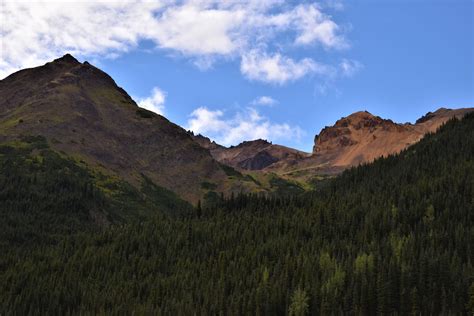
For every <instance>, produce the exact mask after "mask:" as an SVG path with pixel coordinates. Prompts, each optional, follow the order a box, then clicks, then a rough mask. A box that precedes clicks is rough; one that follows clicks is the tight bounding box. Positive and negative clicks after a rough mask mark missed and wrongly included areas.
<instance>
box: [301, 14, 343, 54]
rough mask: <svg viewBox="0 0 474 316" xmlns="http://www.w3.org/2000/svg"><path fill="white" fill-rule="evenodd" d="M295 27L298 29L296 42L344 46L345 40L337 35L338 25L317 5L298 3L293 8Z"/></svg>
mask: <svg viewBox="0 0 474 316" xmlns="http://www.w3.org/2000/svg"><path fill="white" fill-rule="evenodd" d="M294 14H295V21H297V22H296V23H295V28H296V29H298V30H299V35H298V36H297V37H296V40H295V42H296V43H297V44H302V45H308V44H312V43H317V42H319V43H321V44H322V45H323V46H324V47H326V48H334V47H335V48H344V47H346V46H347V43H346V42H345V40H344V39H343V38H342V37H340V36H339V35H338V32H339V26H338V25H337V24H336V23H335V22H334V21H333V20H331V18H330V17H329V16H327V15H325V14H323V13H322V12H321V10H320V9H319V7H318V6H317V5H300V6H298V7H297V8H296V9H295V13H294Z"/></svg>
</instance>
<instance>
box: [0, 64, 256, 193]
mask: <svg viewBox="0 0 474 316" xmlns="http://www.w3.org/2000/svg"><path fill="white" fill-rule="evenodd" d="M25 135H34V136H36V135H41V136H44V137H46V139H47V141H48V143H49V144H50V146H51V147H52V148H53V149H54V150H56V151H57V152H60V153H63V154H64V155H67V156H68V157H72V158H73V159H76V160H77V161H82V162H85V163H86V164H87V165H88V166H89V167H91V168H96V169H98V170H100V171H101V172H104V173H108V174H112V175H115V176H118V177H120V178H122V179H125V180H126V181H127V182H129V183H131V184H132V185H134V186H137V187H139V186H140V185H141V183H142V181H143V178H144V177H146V178H148V179H151V180H152V181H153V182H154V183H156V184H157V185H160V186H162V187H165V188H167V189H170V190H172V191H174V192H176V193H178V194H179V195H180V196H181V197H183V198H184V199H186V200H188V201H191V202H196V201H197V200H198V199H200V198H201V197H202V196H203V195H204V194H206V193H207V191H208V188H209V186H212V189H213V190H215V191H217V192H219V191H220V192H224V191H225V192H229V191H236V192H238V191H241V190H244V191H246V190H254V189H256V184H255V183H253V182H251V181H241V180H239V179H230V177H229V176H228V174H226V171H225V170H224V168H223V167H222V165H221V164H219V163H218V162H217V161H216V160H215V159H213V158H212V156H211V155H210V153H209V151H208V150H206V149H205V148H202V147H201V146H200V145H199V144H198V143H196V142H195V141H193V139H192V138H191V137H190V136H189V135H188V133H187V132H186V131H185V130H183V129H182V128H181V127H179V126H177V125H175V124H173V123H171V122H170V121H168V120H167V119H166V118H164V117H163V116H161V115H157V114H155V113H153V112H150V111H147V110H145V109H142V108H140V107H138V106H137V104H136V103H135V102H134V101H133V100H132V99H131V98H130V96H129V95H128V94H127V93H126V92H125V91H124V90H123V89H122V88H120V87H118V86H117V85H116V83H115V82H114V80H113V79H112V78H111V77H110V76H109V75H107V74H106V73H104V72H103V71H101V70H100V69H98V68H96V67H94V66H92V65H90V64H89V63H88V62H84V63H80V62H78V61H77V60H76V59H75V58H74V57H72V56H71V55H65V56H63V57H62V58H59V59H56V60H54V61H53V62H49V63H47V64H45V65H44V66H41V67H37V68H32V69H25V70H21V71H19V72H16V73H14V74H12V75H10V76H8V77H7V78H5V79H3V80H1V81H0V141H12V140H14V139H15V138H19V137H22V136H25ZM203 183H206V184H208V185H206V186H203V185H202V184H203Z"/></svg>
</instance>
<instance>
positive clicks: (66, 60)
mask: <svg viewBox="0 0 474 316" xmlns="http://www.w3.org/2000/svg"><path fill="white" fill-rule="evenodd" d="M53 63H65V64H74V65H78V64H80V62H79V61H78V60H77V59H76V58H74V56H72V55H71V54H69V53H68V54H65V55H64V56H63V57H60V58H57V59H55V60H53Z"/></svg>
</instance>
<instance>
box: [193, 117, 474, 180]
mask: <svg viewBox="0 0 474 316" xmlns="http://www.w3.org/2000/svg"><path fill="white" fill-rule="evenodd" d="M473 110H474V109H473V108H465V109H456V110H451V109H445V108H441V109H438V110H437V111H435V112H433V113H432V112H429V113H427V114H426V115H425V116H423V117H422V118H420V119H418V120H417V121H416V123H415V124H411V123H405V124H399V123H395V122H393V121H392V120H388V119H383V118H380V117H378V116H375V115H372V114H370V113H369V112H367V111H360V112H356V113H353V114H351V115H349V116H347V117H343V118H341V119H340V120H338V121H337V122H336V123H335V124H334V125H333V126H328V127H325V128H323V130H322V131H321V132H320V133H319V135H316V137H315V141H314V147H313V152H312V153H310V154H309V153H305V152H301V151H298V150H295V149H291V148H288V147H284V146H280V145H274V144H271V143H269V142H267V141H265V140H254V141H246V142H243V143H241V144H239V145H238V146H235V147H234V146H232V147H230V148H226V147H223V146H220V145H218V144H216V143H215V142H211V140H210V139H209V138H207V137H204V136H201V135H198V136H194V139H195V140H196V141H197V142H198V143H199V144H201V146H203V147H204V148H207V149H208V150H209V151H210V152H211V154H212V156H213V157H214V158H215V159H216V160H218V161H220V162H221V163H223V164H226V165H229V166H232V167H234V168H237V169H239V170H243V171H245V170H258V171H262V172H273V173H276V174H279V175H280V176H284V177H286V178H288V179H296V180H302V181H306V180H308V179H310V178H311V177H314V176H318V175H331V174H336V173H339V172H341V171H343V170H345V169H347V168H348V167H351V166H355V165H358V164H361V163H366V162H371V161H373V160H374V159H376V158H378V157H382V156H387V155H390V154H394V153H398V152H400V151H401V150H403V149H405V148H406V147H408V146H410V145H412V144H414V143H416V142H418V141H419V140H420V139H421V138H422V137H423V136H424V135H425V134H426V133H429V132H435V131H436V129H437V128H438V127H440V126H441V125H442V124H443V123H445V122H446V121H447V120H449V119H450V118H452V117H457V118H461V117H462V116H464V115H465V114H466V113H468V112H470V111H473Z"/></svg>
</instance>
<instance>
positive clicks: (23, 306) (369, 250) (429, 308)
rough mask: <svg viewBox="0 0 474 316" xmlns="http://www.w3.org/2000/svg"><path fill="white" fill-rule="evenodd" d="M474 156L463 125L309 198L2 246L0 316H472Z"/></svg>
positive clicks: (473, 132)
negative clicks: (147, 315) (88, 315)
mask: <svg viewBox="0 0 474 316" xmlns="http://www.w3.org/2000/svg"><path fill="white" fill-rule="evenodd" d="M2 154H3V155H5V152H3V153H2ZM473 157H474V115H473V114H468V115H466V117H465V118H464V119H462V120H451V121H449V122H448V123H447V124H446V125H444V126H443V127H442V128H441V129H440V130H439V131H438V132H437V133H436V134H428V135H427V136H425V138H424V139H423V140H422V141H421V142H419V143H417V144H415V145H414V146H412V147H410V148H408V149H407V150H404V151H403V152H401V153H400V154H399V155H396V156H390V157H388V158H382V159H378V160H376V161H375V162H374V163H372V164H369V165H364V166H360V167H357V168H353V169H350V170H347V171H345V172H344V173H343V174H342V175H340V176H339V177H337V178H335V179H332V180H329V181H328V182H325V183H322V184H321V185H319V186H318V189H317V190H316V191H314V192H311V193H306V194H304V195H294V196H284V197H283V196H282V197H269V196H267V197H264V196H256V195H240V196H229V197H226V198H221V199H220V200H218V201H216V203H215V205H208V206H206V207H202V208H201V207H200V205H198V207H197V208H196V209H195V210H194V211H193V212H192V213H189V212H179V214H180V215H179V216H169V215H167V214H166V213H164V212H159V213H156V215H153V216H152V217H151V218H148V219H144V220H136V221H132V222H130V223H128V224H124V225H110V226H109V227H108V228H101V229H97V230H92V231H83V230H77V231H78V232H77V233H75V232H73V231H71V232H68V231H64V230H61V231H59V232H57V233H58V234H63V235H62V238H58V239H57V242H55V243H50V242H41V243H39V244H38V245H37V246H36V247H35V249H28V248H27V247H25V246H23V245H18V244H17V243H16V242H15V240H6V241H5V240H2V242H3V243H2V244H1V247H2V249H1V250H2V256H0V314H9V313H12V312H13V311H15V313H16V314H29V313H31V314H66V315H67V314H86V313H92V314H95V313H108V314H109V313H112V312H115V313H128V314H130V313H132V311H134V312H135V313H137V314H144V313H150V314H165V315H192V314H198V315H217V314H219V315H243V314H248V315H254V314H256V315H285V314H291V315H305V314H322V315H328V314H341V313H348V314H360V315H375V314H395V313H399V314H415V315H417V314H468V313H473V312H474V267H473V264H474V249H473V247H474V160H473ZM18 159H20V158H15V157H13V156H10V160H9V162H8V163H10V164H14V165H15V164H16V163H18V162H17V161H18ZM3 163H4V164H5V163H7V162H3ZM4 170H5V169H4ZM4 170H2V172H5V171H4ZM78 174H80V173H78ZM78 176H79V175H78ZM2 177H3V178H5V175H4V174H3V173H2ZM3 178H2V179H3ZM6 178H7V179H8V175H7V176H6ZM2 181H4V182H5V181H6V180H2ZM8 183H11V180H10V182H8ZM22 183H23V182H22ZM27 188H29V187H27ZM32 189H35V187H32ZM2 190H4V189H3V188H2ZM79 191H80V192H84V193H79ZM2 192H3V191H2ZM47 192H48V191H46V192H43V193H42V194H45V195H44V196H43V198H44V199H45V200H47V199H48V198H51V197H48V194H47ZM93 192H94V191H90V190H89V189H87V186H83V187H79V188H78V189H77V190H76V189H75V190H64V191H63V192H62V196H63V198H64V199H66V198H67V197H68V194H72V195H77V194H83V196H84V197H89V196H90V197H91V198H90V199H86V200H83V199H82V198H81V199H68V203H73V204H72V205H71V204H67V205H64V206H65V207H66V206H67V209H74V208H77V209H78V210H85V209H90V208H91V207H92V208H97V205H101V204H100V203H101V202H100V201H101V199H100V198H96V195H95V194H94V193H93ZM24 194H27V195H28V194H31V193H28V192H24V193H23V195H24ZM50 194H51V195H53V194H56V193H55V192H53V191H51V192H50ZM8 197H9V200H8V201H9V202H8V205H10V206H9V211H8V212H9V213H8V214H10V215H8V218H11V217H12V216H13V215H11V214H12V212H13V213H15V212H18V213H21V212H24V210H25V209H26V208H25V206H24V205H23V204H22V203H20V202H19V201H21V199H22V196H20V195H14V194H11V193H10V194H9V195H8ZM15 199H16V200H15ZM2 201H4V199H2ZM84 201H85V202H84ZM88 201H90V202H88ZM2 203H3V204H2V207H3V208H5V206H6V205H7V204H5V203H4V202H2ZM74 203H77V204H74ZM89 203H92V204H89ZM55 205H57V204H55ZM110 207H111V209H110V212H111V214H114V209H113V207H114V204H113V203H112V204H110ZM30 208H31V207H30ZM30 208H28V209H30ZM63 211H64V210H58V212H63ZM78 214H79V215H77V216H82V215H80V214H82V213H81V212H79V213H78ZM2 216H5V215H2ZM9 223H11V225H16V226H15V227H17V226H21V225H22V223H21V222H20V223H19V222H17V221H10V222H6V223H5V222H4V223H2V225H3V226H8V225H10V224H9ZM12 229H14V228H12ZM25 238H27V237H25Z"/></svg>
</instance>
